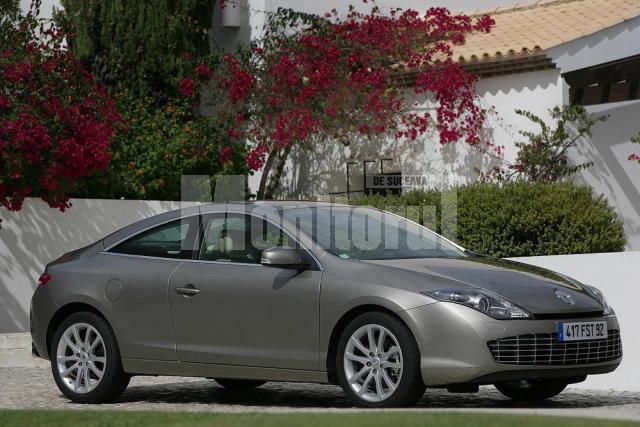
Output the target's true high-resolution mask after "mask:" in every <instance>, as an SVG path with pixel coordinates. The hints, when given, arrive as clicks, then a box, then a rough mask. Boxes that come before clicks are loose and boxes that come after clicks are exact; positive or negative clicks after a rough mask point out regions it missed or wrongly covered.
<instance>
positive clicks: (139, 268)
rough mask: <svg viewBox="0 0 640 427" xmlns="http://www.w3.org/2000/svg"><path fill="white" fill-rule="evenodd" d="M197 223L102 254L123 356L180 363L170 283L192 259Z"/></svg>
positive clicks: (157, 231) (160, 230) (153, 232)
mask: <svg viewBox="0 0 640 427" xmlns="http://www.w3.org/2000/svg"><path fill="white" fill-rule="evenodd" d="M198 220H199V216H198V215H195V216H192V217H188V218H184V219H175V220H172V221H169V222H167V223H164V224H160V225H157V226H156V227H153V228H151V229H149V230H146V231H142V232H141V233H139V234H136V235H134V236H133V237H131V238H128V239H127V240H125V241H124V242H121V243H118V244H116V245H114V246H113V247H112V248H109V249H108V251H106V252H104V253H103V254H101V259H100V269H101V270H103V271H104V272H105V274H109V276H107V277H108V278H109V281H108V283H107V285H106V287H105V298H107V300H108V301H109V302H110V307H109V310H110V312H111V315H112V318H113V319H114V320H115V321H116V322H117V327H118V328H117V329H118V332H119V334H118V344H119V346H120V352H121V354H122V356H123V357H130V358H137V359H154V360H177V353H176V350H175V340H174V336H173V330H172V325H171V319H170V313H169V307H168V302H167V283H168V280H169V276H170V275H171V273H172V272H173V271H174V270H175V269H176V268H177V267H178V265H180V263H181V262H182V260H184V259H192V257H193V253H194V245H195V241H196V236H197V234H198V226H199V224H198Z"/></svg>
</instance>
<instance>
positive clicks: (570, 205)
mask: <svg viewBox="0 0 640 427" xmlns="http://www.w3.org/2000/svg"><path fill="white" fill-rule="evenodd" d="M452 201H453V202H452ZM353 203H355V204H358V205H371V206H375V207H378V208H381V209H387V210H392V211H394V212H396V213H399V214H403V215H405V216H409V217H410V218H411V219H413V220H415V221H417V222H420V223H422V224H423V225H426V226H429V227H430V228H434V229H435V230H434V231H437V232H439V233H442V234H444V235H445V236H450V237H452V238H453V240H455V241H457V242H458V243H459V244H460V245H462V246H463V247H466V248H467V249H470V250H472V251H474V252H478V253H482V254H487V255H492V256H496V257H517V256H536V255H561V254H573V253H595V252H615V251H622V250H624V245H625V235H624V230H623V227H622V222H621V220H620V219H619V218H618V216H617V215H616V213H615V212H614V210H613V209H612V208H611V206H609V205H608V203H607V201H606V199H604V198H603V197H602V196H595V195H594V194H593V192H592V190H591V188H590V187H588V186H576V185H574V184H572V183H556V184H547V183H535V184H530V183H526V182H514V183H505V184H504V185H501V186H499V185H496V184H474V185H469V186H462V187H458V188H454V189H451V190H445V191H442V192H441V191H437V190H430V191H412V192H408V193H405V194H402V195H401V196H386V197H384V196H379V195H378V196H366V197H362V198H358V199H356V200H354V201H353ZM452 203H453V204H452ZM407 207H413V208H411V209H407ZM433 208H435V211H436V212H437V219H438V221H437V222H436V221H434V218H433V217H432V215H431V214H430V213H431V211H432V209H433ZM421 210H422V213H423V214H422V215H421V214H420V211H421ZM425 213H426V215H424V214H425ZM434 223H435V227H434Z"/></svg>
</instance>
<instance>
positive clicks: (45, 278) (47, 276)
mask: <svg viewBox="0 0 640 427" xmlns="http://www.w3.org/2000/svg"><path fill="white" fill-rule="evenodd" d="M49 280H51V275H50V274H45V273H43V274H42V275H40V278H39V279H38V283H39V284H40V286H44V285H46V284H47V283H48V282H49Z"/></svg>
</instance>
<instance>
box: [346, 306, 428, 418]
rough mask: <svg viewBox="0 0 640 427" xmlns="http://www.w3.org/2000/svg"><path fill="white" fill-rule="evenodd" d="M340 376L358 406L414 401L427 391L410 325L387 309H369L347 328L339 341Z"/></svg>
mask: <svg viewBox="0 0 640 427" xmlns="http://www.w3.org/2000/svg"><path fill="white" fill-rule="evenodd" d="M337 368H338V379H339V381H340V385H341V386H342V388H343V389H344V391H345V393H346V394H347V396H348V397H349V398H350V399H351V400H352V401H353V402H354V403H355V404H356V405H358V406H363V407H369V408H384V407H394V406H407V405H412V404H414V403H415V402H416V401H417V400H418V399H419V398H420V397H421V396H422V394H423V393H424V390H425V385H424V383H423V382H422V376H421V373H420V352H419V350H418V346H417V344H416V342H415V339H414V338H413V336H412V335H411V332H410V331H409V329H408V328H407V327H406V326H405V325H404V324H403V323H402V322H400V321H399V320H398V319H396V318H394V317H392V316H389V315H388V314H384V313H365V314H363V315H360V316H358V317H357V318H356V319H354V320H353V321H352V322H351V323H350V324H349V326H347V328H346V329H345V331H344V333H343V334H342V337H341V339H340V343H339V345H338V360H337Z"/></svg>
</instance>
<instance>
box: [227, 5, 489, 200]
mask: <svg viewBox="0 0 640 427" xmlns="http://www.w3.org/2000/svg"><path fill="white" fill-rule="evenodd" d="M492 25H493V20H492V19H491V18H490V17H488V16H483V17H480V18H478V19H475V20H474V19H472V18H470V17H469V16H466V15H453V14H451V13H450V12H449V11H448V10H446V9H444V8H431V9H429V10H428V11H427V12H426V13H425V14H423V15H421V14H419V13H418V12H416V11H413V10H401V9H394V10H392V11H391V13H390V15H388V16H385V15H382V14H381V13H380V10H379V9H378V8H377V7H373V9H372V10H371V12H370V13H361V12H358V11H356V10H355V9H353V8H352V9H351V10H350V12H349V13H348V15H347V16H346V18H339V17H338V15H337V12H336V11H335V10H334V11H332V12H331V13H328V14H326V15H325V16H323V17H319V16H315V15H308V14H303V13H298V12H295V11H292V10H289V9H278V11H277V12H276V13H274V14H270V15H269V17H268V19H267V23H266V25H265V28H264V34H263V35H262V37H261V38H259V39H257V40H255V41H254V42H253V43H252V44H251V45H250V46H249V47H248V48H247V49H245V50H243V51H241V52H239V53H238V54H237V55H235V56H231V55H228V56H227V57H226V60H225V66H224V67H223V70H222V74H221V75H220V76H219V77H220V80H218V82H219V85H221V86H222V87H223V88H224V89H226V99H225V100H224V102H223V101H221V100H219V99H218V100H217V103H218V104H221V103H222V104H224V105H226V106H227V108H228V111H227V112H226V113H225V114H228V115H233V118H234V120H235V123H236V125H235V126H234V127H233V128H231V129H230V134H231V135H232V136H233V137H234V138H247V139H248V140H249V142H250V143H251V150H250V152H249V153H248V155H247V162H248V165H249V167H250V168H251V169H253V170H259V169H261V168H263V175H262V181H261V183H260V189H259V192H258V198H261V199H262V198H272V197H273V195H274V191H275V190H276V189H277V187H278V185H279V182H280V178H281V175H282V171H283V169H284V165H285V162H286V160H287V158H288V155H289V153H290V151H291V150H292V148H293V147H294V146H296V145H301V144H312V143H320V142H324V141H339V142H341V143H342V144H345V145H347V144H350V143H351V142H352V141H353V140H354V139H355V137H356V136H364V137H375V136H393V137H396V138H410V139H412V140H415V139H416V138H417V137H418V136H420V135H422V134H423V133H425V132H426V131H427V130H429V129H433V128H435V129H436V130H437V131H438V132H439V135H440V142H441V143H442V144H446V143H450V142H453V141H458V140H464V141H466V142H468V143H470V144H478V143H479V141H480V138H479V131H480V129H481V127H482V124H483V121H484V111H483V110H482V108H480V107H479V106H478V103H476V96H475V92H474V87H473V84H474V81H475V78H474V77H473V76H472V75H471V74H469V73H467V72H465V71H464V70H463V69H462V68H461V67H460V66H459V65H458V64H457V63H456V62H455V61H454V60H453V57H452V55H453V53H452V46H453V45H457V44H462V43H464V41H465V36H466V35H467V34H469V33H471V32H474V31H481V32H488V31H489V30H490V28H491V26H492ZM408 71H410V72H412V73H413V75H414V78H412V79H408V78H403V77H404V76H406V75H407V72H408ZM413 94H418V95H424V96H429V97H432V98H433V100H435V101H436V113H435V117H432V116H431V115H430V113H429V112H428V111H418V110H416V109H414V108H413V106H412V104H411V103H410V102H409V101H408V99H409V97H410V96H412V95H413Z"/></svg>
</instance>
